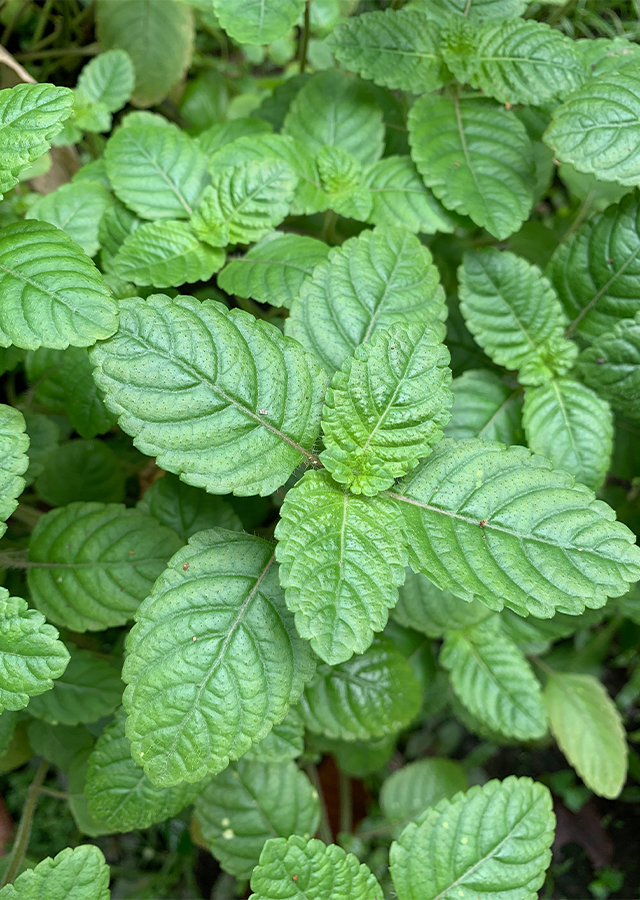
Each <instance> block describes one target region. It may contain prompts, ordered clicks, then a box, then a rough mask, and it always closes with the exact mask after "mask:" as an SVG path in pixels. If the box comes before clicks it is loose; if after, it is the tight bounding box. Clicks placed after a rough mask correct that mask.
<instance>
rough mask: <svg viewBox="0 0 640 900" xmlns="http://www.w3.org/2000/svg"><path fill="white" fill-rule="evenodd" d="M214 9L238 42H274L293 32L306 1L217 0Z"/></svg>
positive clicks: (228, 31)
mask: <svg viewBox="0 0 640 900" xmlns="http://www.w3.org/2000/svg"><path fill="white" fill-rule="evenodd" d="M213 9H214V12H215V14H216V16H217V17H218V20H219V22H220V25H221V26H222V27H223V28H224V30H225V31H226V32H227V34H228V35H229V37H232V38H233V40H234V41H236V42H237V43H238V44H271V43H273V41H277V40H278V38H281V37H284V36H285V35H287V34H288V33H289V31H291V29H292V28H293V26H294V25H295V24H296V22H297V20H298V19H299V18H300V16H301V15H302V11H303V10H304V0H268V2H265V0H213Z"/></svg>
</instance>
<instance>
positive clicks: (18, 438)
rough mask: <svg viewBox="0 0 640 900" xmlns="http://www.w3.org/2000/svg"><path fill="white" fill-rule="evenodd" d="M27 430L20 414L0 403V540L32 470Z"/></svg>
mask: <svg viewBox="0 0 640 900" xmlns="http://www.w3.org/2000/svg"><path fill="white" fill-rule="evenodd" d="M26 427H27V425H26V422H25V420H24V416H23V415H22V413H21V412H20V411H19V410H17V409H14V408H13V407H12V406H5V405H4V404H1V403H0V537H2V535H3V534H4V533H5V531H6V530H7V526H6V525H5V524H4V523H5V522H6V520H7V519H8V518H9V516H10V515H11V513H12V512H13V511H14V509H15V508H16V507H17V505H18V499H17V498H18V497H19V496H20V494H21V493H22V492H23V490H24V486H25V480H24V478H23V477H22V476H23V475H24V473H25V472H26V471H27V467H28V466H29V457H28V456H27V450H28V448H29V436H28V435H27V434H25V430H26Z"/></svg>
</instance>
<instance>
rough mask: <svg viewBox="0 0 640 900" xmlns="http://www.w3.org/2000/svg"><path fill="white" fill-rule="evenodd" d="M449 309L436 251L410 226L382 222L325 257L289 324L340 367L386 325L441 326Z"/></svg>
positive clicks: (327, 364)
mask: <svg viewBox="0 0 640 900" xmlns="http://www.w3.org/2000/svg"><path fill="white" fill-rule="evenodd" d="M446 314H447V313H446V307H445V305H444V291H443V290H442V287H441V286H440V281H439V274H438V270H437V269H436V267H435V266H434V265H433V258H432V256H431V253H430V252H429V250H428V249H427V248H426V247H424V246H423V245H422V244H421V243H420V241H419V240H418V238H417V237H416V236H415V235H413V234H411V233H410V232H408V231H407V230H406V229H404V228H390V227H378V228H375V229H374V230H373V231H363V232H362V234H360V235H359V236H358V237H356V238H350V239H349V240H348V241H345V242H344V244H342V246H341V247H335V248H334V249H333V250H331V251H330V253H329V258H328V260H327V262H325V263H318V265H317V266H316V267H315V269H314V272H313V275H312V276H311V277H310V278H308V279H307V280H306V281H305V282H304V283H303V285H302V287H301V289H300V294H299V296H298V297H297V298H296V300H294V302H293V305H292V307H291V315H290V316H289V318H288V319H287V321H286V324H285V330H286V333H287V334H288V335H290V336H291V337H293V338H295V339H296V340H297V341H299V342H300V343H301V344H302V346H303V347H305V348H306V349H307V350H309V351H310V352H312V353H313V354H314V355H315V357H316V358H317V359H318V361H319V362H320V363H321V364H322V365H323V366H324V368H325V369H326V371H327V372H329V373H330V374H333V373H334V372H335V371H336V369H339V368H340V366H341V365H342V364H343V362H344V361H345V359H346V358H347V357H348V356H351V355H352V354H353V352H354V351H355V349H356V347H357V346H358V345H359V344H362V343H364V342H365V341H368V340H370V338H371V336H372V335H373V334H375V332H376V331H379V330H380V329H381V328H389V327H391V326H393V325H407V326H409V325H412V324H413V323H420V324H422V325H435V326H436V327H440V326H439V325H438V323H439V322H442V321H444V319H445V318H446Z"/></svg>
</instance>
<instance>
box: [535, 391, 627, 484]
mask: <svg viewBox="0 0 640 900" xmlns="http://www.w3.org/2000/svg"><path fill="white" fill-rule="evenodd" d="M522 424H523V425H524V430H525V434H526V435H527V444H528V445H529V447H530V448H531V450H533V452H534V453H540V454H541V455H542V456H546V457H547V459H550V460H551V462H552V464H553V466H554V468H556V469H565V470H566V471H567V472H570V473H571V474H572V475H573V477H574V478H575V479H576V481H580V482H582V484H586V485H587V487H590V488H592V489H593V490H594V491H595V490H597V489H598V488H599V487H601V485H602V483H603V482H604V479H605V476H606V474H607V471H608V469H609V464H610V462H611V453H612V451H613V416H612V414H611V409H610V408H609V404H608V403H607V401H606V400H603V399H602V398H601V397H599V396H598V395H597V394H596V393H595V391H592V390H591V388H588V387H585V385H584V384H580V382H579V381H573V380H572V379H570V378H557V379H556V378H554V379H553V380H552V381H550V382H548V384H543V385H540V387H536V388H528V389H527V391H526V392H525V397H524V408H523V410H522Z"/></svg>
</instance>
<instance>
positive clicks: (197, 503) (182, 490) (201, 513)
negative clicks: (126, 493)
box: [138, 473, 242, 543]
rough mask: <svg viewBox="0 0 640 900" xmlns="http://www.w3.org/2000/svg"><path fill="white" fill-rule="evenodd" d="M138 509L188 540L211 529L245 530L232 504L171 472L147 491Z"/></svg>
mask: <svg viewBox="0 0 640 900" xmlns="http://www.w3.org/2000/svg"><path fill="white" fill-rule="evenodd" d="M138 509H141V510H142V511H143V512H146V513H148V514H149V515H151V516H153V517H154V519H157V520H158V522H160V523H161V524H162V525H167V526H168V527H169V528H172V529H173V531H175V532H176V534H177V535H179V537H180V538H181V540H183V541H184V542H185V543H186V542H187V541H188V540H189V538H190V537H193V535H194V534H197V533H198V532H199V531H205V530H206V529H208V528H216V527H218V528H227V529H229V530H230V531H242V524H241V522H240V519H239V518H238V516H237V514H236V512H235V510H234V509H233V507H232V506H231V505H230V504H229V503H227V502H226V501H225V500H223V499H222V498H221V497H214V496H212V495H211V494H207V493H206V492H205V491H202V490H200V489H199V488H194V487H191V486H190V485H188V484H185V483H184V482H183V481H180V479H179V478H176V476H175V475H171V474H170V473H167V474H166V475H164V477H162V478H159V479H158V480H157V481H155V482H154V483H153V484H152V485H151V487H150V488H149V489H148V490H147V491H145V493H144V496H143V498H142V500H140V502H139V503H138Z"/></svg>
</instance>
